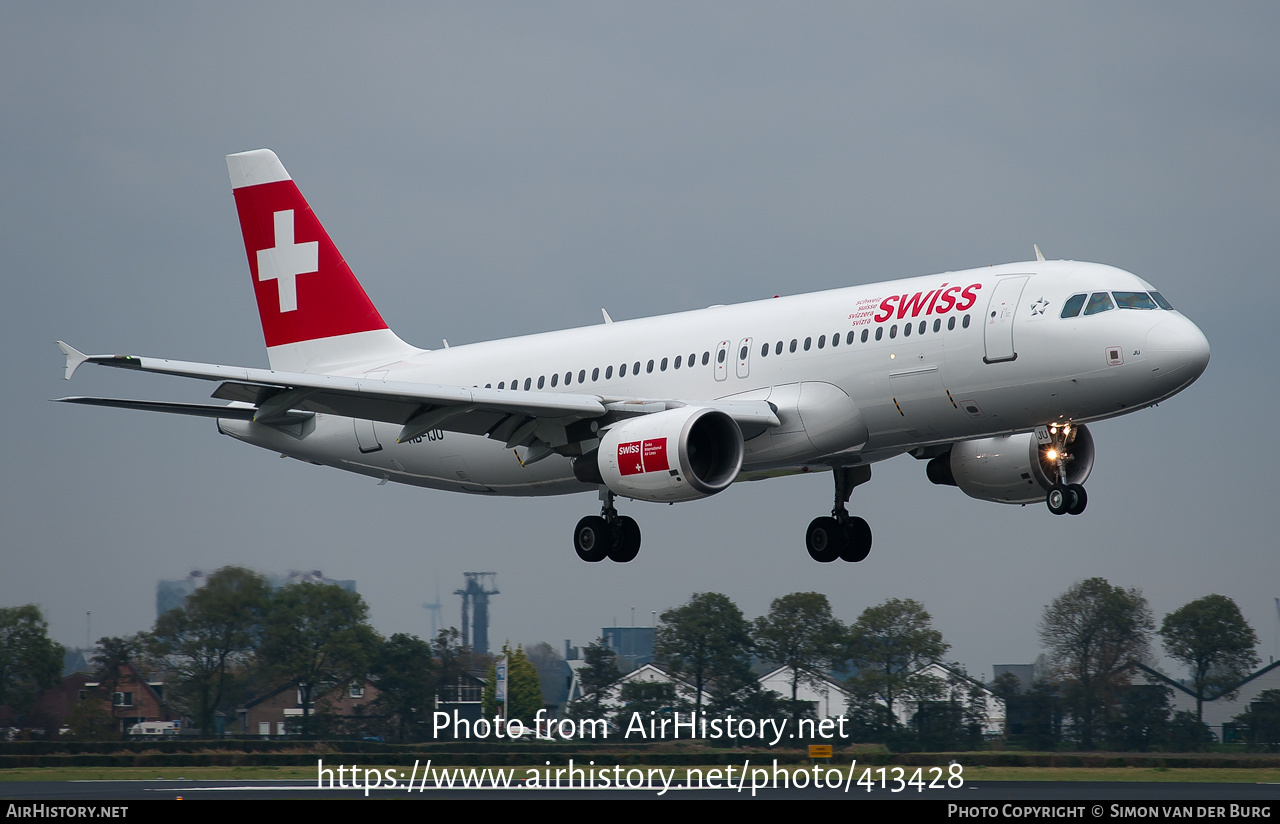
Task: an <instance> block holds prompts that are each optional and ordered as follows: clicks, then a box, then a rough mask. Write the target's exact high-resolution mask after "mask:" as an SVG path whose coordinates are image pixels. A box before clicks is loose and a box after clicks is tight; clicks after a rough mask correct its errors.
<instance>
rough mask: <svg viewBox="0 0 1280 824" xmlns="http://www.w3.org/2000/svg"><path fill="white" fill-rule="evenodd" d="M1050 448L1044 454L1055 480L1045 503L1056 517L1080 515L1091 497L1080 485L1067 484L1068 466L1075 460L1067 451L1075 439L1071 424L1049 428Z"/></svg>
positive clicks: (1047, 467) (1055, 425)
mask: <svg viewBox="0 0 1280 824" xmlns="http://www.w3.org/2000/svg"><path fill="white" fill-rule="evenodd" d="M1048 437H1049V446H1048V448H1046V449H1045V450H1044V452H1043V453H1042V455H1043V459H1044V461H1045V462H1046V463H1047V466H1046V469H1050V470H1051V472H1052V477H1053V479H1054V483H1053V486H1052V487H1051V488H1050V489H1049V494H1048V495H1046V496H1045V499H1044V502H1045V505H1046V506H1047V507H1049V511H1050V512H1052V513H1053V514H1054V515H1079V514H1080V513H1081V512H1084V508H1085V507H1086V506H1088V504H1089V496H1088V495H1087V494H1085V491H1084V487H1083V486H1081V485H1080V484H1073V483H1067V465H1068V464H1070V463H1071V461H1072V460H1073V458H1072V455H1071V453H1070V452H1068V451H1067V450H1068V449H1069V447H1070V445H1071V442H1072V441H1073V440H1074V439H1075V430H1074V429H1073V428H1072V427H1071V424H1062V425H1058V424H1054V425H1052V426H1050V427H1049V432H1048Z"/></svg>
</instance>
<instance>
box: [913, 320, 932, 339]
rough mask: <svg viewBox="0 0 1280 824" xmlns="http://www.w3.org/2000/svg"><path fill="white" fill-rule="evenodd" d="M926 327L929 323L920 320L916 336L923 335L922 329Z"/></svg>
mask: <svg viewBox="0 0 1280 824" xmlns="http://www.w3.org/2000/svg"><path fill="white" fill-rule="evenodd" d="M928 325H929V321H927V320H922V321H920V328H919V329H917V330H916V334H920V335H923V334H924V328H925V327H926V326H928Z"/></svg>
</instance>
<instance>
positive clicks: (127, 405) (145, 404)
mask: <svg viewBox="0 0 1280 824" xmlns="http://www.w3.org/2000/svg"><path fill="white" fill-rule="evenodd" d="M55 400H56V401H57V402H58V403H79V404H84V405H85V406H109V407H113V408H115V409H142V410H144V411H147V412H168V413H169V414H171V415H193V416H195V417H198V418H235V419H236V420H241V421H251V420H253V416H254V415H255V414H256V413H257V411H258V410H256V409H250V408H248V407H245V406H218V405H217V404H209V403H172V402H168V401H140V400H131V399H129V398H86V397H82V396H76V397H70V398H56V399H55Z"/></svg>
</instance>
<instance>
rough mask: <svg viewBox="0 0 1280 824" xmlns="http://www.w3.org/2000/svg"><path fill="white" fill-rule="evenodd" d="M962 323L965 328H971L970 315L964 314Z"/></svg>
mask: <svg viewBox="0 0 1280 824" xmlns="http://www.w3.org/2000/svg"><path fill="white" fill-rule="evenodd" d="M960 325H961V326H963V327H964V328H965V329H968V328H969V316H968V315H965V316H964V322H963V323H961V324H960Z"/></svg>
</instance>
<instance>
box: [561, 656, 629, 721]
mask: <svg viewBox="0 0 1280 824" xmlns="http://www.w3.org/2000/svg"><path fill="white" fill-rule="evenodd" d="M577 675H578V686H579V687H580V688H581V689H582V697H581V698H578V699H577V700H575V701H574V702H573V703H572V704H571V705H570V709H571V711H572V713H571V714H572V715H573V716H575V717H578V718H600V717H602V715H603V707H602V704H601V702H602V701H603V700H604V697H605V694H606V692H607V691H608V689H609V687H611V686H613V683H614V682H615V681H617V680H618V679H619V678H621V677H622V671H621V670H620V669H618V654H617V653H616V652H614V651H613V650H612V649H610V648H609V646H608V645H607V644H606V643H605V641H604V639H603V638H598V639H596V640H595V641H593V642H592V643H590V644H588V645H587V647H586V648H585V649H584V650H583V651H582V666H581V667H579V668H578V672H577Z"/></svg>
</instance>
